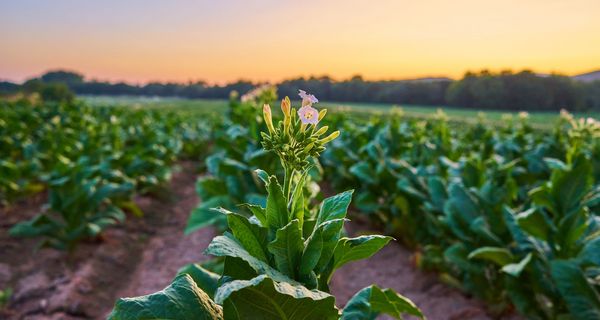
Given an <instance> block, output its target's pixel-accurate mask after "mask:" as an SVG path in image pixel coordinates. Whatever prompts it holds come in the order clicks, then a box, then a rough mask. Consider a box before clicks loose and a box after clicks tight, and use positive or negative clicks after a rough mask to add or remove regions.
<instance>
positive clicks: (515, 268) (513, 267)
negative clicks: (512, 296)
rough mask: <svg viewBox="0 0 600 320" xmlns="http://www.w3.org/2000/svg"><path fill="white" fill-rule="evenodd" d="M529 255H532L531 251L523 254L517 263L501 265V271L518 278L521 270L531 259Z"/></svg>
mask: <svg viewBox="0 0 600 320" xmlns="http://www.w3.org/2000/svg"><path fill="white" fill-rule="evenodd" d="M531 257H532V255H531V253H528V254H527V255H526V256H525V258H523V259H521V261H519V262H518V263H511V264H507V265H505V266H504V267H502V271H503V272H505V273H508V274H510V275H511V276H513V277H517V278H518V277H519V276H520V275H521V272H523V270H524V269H525V267H527V265H528V264H529V262H530V261H531Z"/></svg>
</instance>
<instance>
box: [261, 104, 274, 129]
mask: <svg viewBox="0 0 600 320" xmlns="http://www.w3.org/2000/svg"><path fill="white" fill-rule="evenodd" d="M263 117H264V119H265V123H266V124H267V128H268V129H269V133H271V134H273V132H275V128H273V118H272V116H271V106H269V105H268V104H266V103H265V104H264V105H263Z"/></svg>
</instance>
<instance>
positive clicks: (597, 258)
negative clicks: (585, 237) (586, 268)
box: [577, 237, 600, 267]
mask: <svg viewBox="0 0 600 320" xmlns="http://www.w3.org/2000/svg"><path fill="white" fill-rule="evenodd" d="M577 260H578V262H579V263H581V264H583V265H592V266H596V267H600V237H598V238H595V239H593V240H589V241H587V242H586V243H585V245H584V246H583V249H582V250H581V252H580V253H579V255H578V256H577Z"/></svg>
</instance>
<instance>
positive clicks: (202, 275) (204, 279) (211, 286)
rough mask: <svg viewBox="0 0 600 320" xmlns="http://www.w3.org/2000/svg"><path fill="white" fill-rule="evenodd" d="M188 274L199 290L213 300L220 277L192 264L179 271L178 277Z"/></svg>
mask: <svg viewBox="0 0 600 320" xmlns="http://www.w3.org/2000/svg"><path fill="white" fill-rule="evenodd" d="M184 273H185V274H188V275H189V276H190V277H192V280H194V282H195V283H196V285H197V286H198V288H200V289H202V291H204V292H206V294H208V296H209V297H211V298H213V297H214V295H215V292H216V291H217V288H218V287H219V286H218V282H219V278H220V277H221V276H220V275H218V274H216V273H214V272H210V271H208V270H206V269H204V268H203V267H202V266H201V265H199V264H197V263H190V264H188V265H186V266H184V267H183V268H181V269H179V271H177V276H179V275H182V274H184Z"/></svg>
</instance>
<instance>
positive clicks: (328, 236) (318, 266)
mask: <svg viewBox="0 0 600 320" xmlns="http://www.w3.org/2000/svg"><path fill="white" fill-rule="evenodd" d="M343 226H344V219H335V220H330V221H327V222H324V223H322V224H321V225H319V227H317V228H316V229H315V231H314V232H313V233H312V235H311V236H310V237H309V238H308V239H307V240H306V242H305V247H304V251H303V252H302V262H301V263H300V277H301V278H303V277H307V276H308V275H309V274H310V272H311V271H312V270H315V271H317V272H318V273H320V272H321V271H322V270H323V269H324V268H325V267H326V266H327V264H328V262H329V260H331V257H332V256H333V251H334V249H335V246H337V244H338V240H339V239H340V236H341V231H342V227H343Z"/></svg>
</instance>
